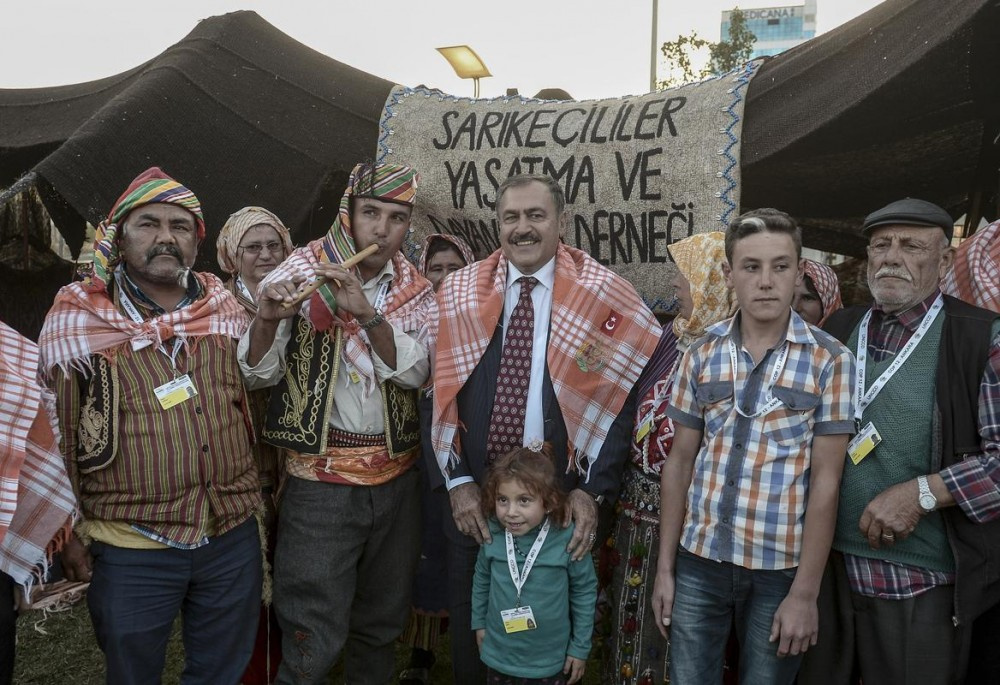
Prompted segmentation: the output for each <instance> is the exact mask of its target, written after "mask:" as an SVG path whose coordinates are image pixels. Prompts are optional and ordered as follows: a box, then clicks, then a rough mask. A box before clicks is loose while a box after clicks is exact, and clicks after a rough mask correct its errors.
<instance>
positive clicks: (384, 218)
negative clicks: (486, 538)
mask: <svg viewBox="0 0 1000 685" xmlns="http://www.w3.org/2000/svg"><path fill="white" fill-rule="evenodd" d="M417 181H418V176H417V174H416V172H415V171H414V170H413V169H411V168H410V167H407V166H401V165H398V164H382V165H371V164H359V165H357V166H356V167H355V168H354V170H353V171H352V172H351V176H350V179H349V181H348V185H347V190H346V192H345V193H344V197H343V199H342V200H341V203H340V211H339V213H338V215H337V218H336V220H335V221H334V223H333V226H332V227H331V228H330V230H329V231H328V232H327V234H326V236H325V237H324V238H322V239H320V240H316V241H314V242H312V243H310V244H309V245H307V246H306V247H304V248H300V249H298V250H296V251H295V252H293V253H292V256H291V257H289V258H288V259H287V260H285V262H284V263H282V264H281V265H280V266H279V267H278V268H277V269H275V270H274V271H273V272H272V273H271V275H270V276H268V277H267V278H266V279H265V280H264V281H263V282H262V283H261V286H260V288H259V289H258V293H257V307H258V309H257V316H256V318H255V319H254V322H253V324H252V326H251V328H250V330H249V331H248V333H247V334H246V335H245V336H244V337H243V340H241V342H240V361H241V364H242V365H243V372H244V376H245V378H246V380H247V384H248V387H251V388H253V387H265V386H269V385H274V386H275V388H274V390H272V392H271V405H270V407H269V409H268V416H267V419H266V422H265V427H264V434H263V435H264V440H266V441H268V442H270V443H271V444H273V445H277V446H279V447H283V448H285V449H286V451H287V455H288V457H287V462H286V467H287V473H288V475H289V476H290V477H289V478H288V479H287V481H286V485H285V488H284V492H283V494H282V499H281V514H280V516H279V517H278V534H277V540H278V542H277V550H276V552H275V570H274V607H275V613H276V615H277V617H278V622H279V624H280V625H281V630H282V654H283V657H282V663H281V667H280V669H279V672H278V682H281V683H314V682H316V683H319V682H326V679H327V674H328V672H329V670H330V669H331V668H332V666H333V664H334V663H335V662H336V661H337V658H338V657H339V655H340V652H341V650H344V651H345V659H346V662H345V666H346V669H345V670H346V673H347V678H348V679H349V680H350V681H351V682H352V683H379V684H383V683H386V682H388V681H389V680H390V679H391V678H392V673H393V663H394V649H395V640H396V638H397V637H398V636H399V634H400V633H401V632H402V630H403V627H404V625H405V622H406V618H407V614H408V611H409V606H410V589H411V587H412V585H413V575H414V573H415V569H416V564H417V561H418V557H419V551H420V548H419V544H420V506H419V484H420V479H419V476H418V474H417V473H416V472H415V471H414V469H413V468H412V467H413V466H414V462H415V461H416V460H417V459H418V458H419V455H420V427H419V418H418V414H417V391H418V389H419V388H420V387H421V386H422V385H423V384H424V383H425V382H426V381H427V378H428V375H429V371H430V362H429V358H428V350H429V349H431V347H432V345H433V342H434V337H435V334H436V322H437V304H436V302H435V300H434V293H433V290H432V288H431V285H430V283H429V282H428V281H427V279H425V278H424V277H423V276H421V275H420V273H419V272H418V271H417V270H416V269H415V268H414V267H413V265H412V264H410V263H409V262H408V261H407V260H406V259H405V258H404V257H403V255H402V254H400V252H399V249H400V247H401V246H402V244H403V241H404V240H405V238H406V235H407V232H408V231H409V228H410V214H411V212H412V209H413V204H414V201H415V196H416V188H417ZM371 245H377V246H378V250H377V252H375V253H374V254H372V255H369V256H368V257H366V258H365V259H363V260H362V261H361V262H359V263H358V265H357V267H356V268H344V267H343V266H341V265H342V264H343V262H345V261H346V260H347V259H348V258H350V257H351V256H353V255H355V254H356V253H359V252H361V251H363V250H364V249H365V248H367V247H369V246H371ZM319 277H322V278H323V279H325V284H324V285H323V286H322V287H320V288H319V289H318V290H316V291H315V293H313V294H312V295H311V296H309V298H308V299H306V300H305V302H304V303H303V304H302V305H301V307H299V306H290V307H283V306H282V305H289V304H292V303H293V302H294V301H295V300H296V291H297V289H298V287H299V286H300V285H301V284H302V283H303V282H304V281H306V280H315V279H317V278H319ZM345 647H346V648H345Z"/></svg>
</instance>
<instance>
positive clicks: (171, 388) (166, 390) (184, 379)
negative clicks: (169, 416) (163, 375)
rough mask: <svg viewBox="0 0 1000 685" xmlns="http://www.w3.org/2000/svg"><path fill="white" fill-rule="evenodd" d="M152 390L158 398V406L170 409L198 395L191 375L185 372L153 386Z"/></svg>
mask: <svg viewBox="0 0 1000 685" xmlns="http://www.w3.org/2000/svg"><path fill="white" fill-rule="evenodd" d="M153 392H154V393H156V399H157V400H159V402H160V406H161V407H163V408H164V409H170V408H171V407H174V406H177V405H178V404H180V403H181V402H187V401H188V400H189V399H191V398H192V397H196V396H197V395H198V391H197V390H195V387H194V383H192V382H191V377H190V376H188V375H187V374H184V375H183V376H178V377H177V378H175V379H174V380H172V381H170V382H169V383H164V384H163V385H161V386H160V387H158V388H154V389H153Z"/></svg>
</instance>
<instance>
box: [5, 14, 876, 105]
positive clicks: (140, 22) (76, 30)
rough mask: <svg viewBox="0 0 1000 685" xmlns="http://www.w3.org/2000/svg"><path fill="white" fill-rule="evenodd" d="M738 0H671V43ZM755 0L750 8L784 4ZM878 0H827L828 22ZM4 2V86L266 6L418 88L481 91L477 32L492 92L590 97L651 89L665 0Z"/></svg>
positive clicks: (28, 82)
mask: <svg viewBox="0 0 1000 685" xmlns="http://www.w3.org/2000/svg"><path fill="white" fill-rule="evenodd" d="M734 4H736V3H735V2H734V0H724V1H723V0H660V2H659V22H658V39H659V41H658V42H663V41H665V40H671V39H673V38H675V37H676V36H677V35H678V34H681V33H688V32H689V31H691V30H696V31H698V33H699V34H700V35H701V36H702V37H704V38H707V39H709V40H718V39H719V18H720V12H721V10H723V9H730V8H732V7H733V6H734ZM781 4H782V3H781V2H780V1H779V2H767V1H766V0H765V1H763V2H761V1H753V0H750V1H746V2H741V3H739V6H740V7H742V8H743V9H748V8H754V7H769V6H775V5H781ZM877 4H878V2H877V0H818V10H817V23H818V29H819V31H821V32H822V31H828V30H830V29H832V28H834V27H836V26H839V25H840V24H842V23H844V22H845V21H848V20H849V19H851V18H853V17H855V16H857V15H859V14H861V13H863V12H865V11H866V10H868V9H870V8H872V7H874V6H875V5H877ZM5 5H6V6H5V7H4V9H3V10H2V13H0V16H2V17H3V19H4V21H3V26H4V35H3V38H2V39H0V65H2V66H0V88H34V87H41V86H51V85H61V84H67V83H79V82H83V81H91V80H94V79H98V78H102V77H104V76H110V75H113V74H117V73H120V72H122V71H126V70H128V69H130V68H132V67H135V66H138V65H139V64H142V63H143V62H145V61H147V60H149V59H151V58H152V57H155V56H156V55H157V54H159V53H160V52H162V51H163V50H165V49H166V48H167V47H169V46H170V45H172V44H174V43H176V42H177V41H179V40H180V39H181V38H183V37H184V36H185V35H186V34H187V33H188V32H190V31H191V30H192V29H193V28H194V26H195V25H196V24H197V23H198V21H199V20H201V19H204V18H206V17H209V16H214V15H217V14H224V13H226V12H232V11H235V10H239V9H249V10H254V11H256V12H257V13H258V14H260V15H261V16H263V17H264V18H265V19H266V20H267V21H269V22H270V23H272V24H273V25H275V26H276V27H278V28H279V29H281V30H282V31H284V32H285V33H287V34H289V35H290V36H292V37H293V38H295V39H296V40H298V41H300V42H302V43H305V44H306V45H309V46H310V47H312V48H314V49H316V50H318V51H320V52H322V53H324V54H326V55H328V56H330V57H332V58H334V59H336V60H339V61H341V62H346V63H347V64H350V65H352V66H354V67H357V68H359V69H363V70H364V71H367V72H369V73H372V74H375V75H377V76H381V77H382V78H385V79H388V80H391V81H395V82H396V83H401V84H404V85H408V86H415V85H417V84H420V83H423V84H426V85H429V86H432V87H436V88H440V89H442V90H444V91H446V92H449V93H453V94H457V95H471V94H472V83H471V82H469V81H462V80H461V79H459V78H458V77H456V76H455V74H454V72H453V71H452V69H451V67H450V66H449V65H448V64H447V62H445V60H444V58H442V57H441V56H440V55H439V54H438V53H437V52H436V51H435V50H434V48H435V47H439V46H446V45H456V44H468V45H471V46H472V47H473V48H474V49H475V50H476V51H477V52H478V53H479V55H480V57H482V59H483V61H484V62H485V63H486V65H487V67H488V68H489V69H490V71H491V72H492V73H493V78H487V79H483V80H482V84H481V95H482V96H483V97H492V96H496V95H502V94H504V92H505V91H506V89H507V88H509V87H516V88H519V89H520V92H521V93H522V94H526V95H533V94H534V93H535V92H537V91H538V90H539V89H541V88H546V87H559V88H564V89H565V90H567V91H569V92H570V93H571V94H572V95H573V96H574V97H575V98H577V99H588V98H599V97H613V96H617V95H626V94H632V93H644V92H647V91H648V90H649V60H650V38H651V18H652V0H617V2H613V1H612V0H561V1H558V2H557V1H554V0H500V1H494V2H484V1H482V0H412V1H411V2H399V1H398V0H382V1H378V0H368V1H361V2H359V1H358V0H351V1H350V2H347V1H345V0H318V1H315V0H314V1H313V2H304V1H302V0H266V1H264V0H261V1H256V2H254V1H250V0H244V1H243V2H236V1H230V0H201V1H192V0H175V2H173V3H168V4H161V5H157V4H155V3H154V4H149V3H143V2H137V1H136V0H89V1H87V2H81V1H80V0H32V1H31V2H7V3H5Z"/></svg>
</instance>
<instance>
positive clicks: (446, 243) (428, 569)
mask: <svg viewBox="0 0 1000 685" xmlns="http://www.w3.org/2000/svg"><path fill="white" fill-rule="evenodd" d="M474 261H476V258H475V257H474V256H473V254H472V250H471V249H469V246H468V244H466V242H465V241H464V240H462V239H461V238H459V237H457V236H453V235H447V234H444V233H435V234H432V235H429V236H427V237H426V238H425V239H424V244H423V249H422V251H421V253H420V264H419V267H420V273H422V274H423V275H424V277H425V278H426V279H427V280H428V281H430V282H431V285H432V286H433V287H434V292H437V290H438V288H440V287H441V283H443V282H444V279H445V278H447V277H448V275H449V274H451V273H453V272H455V271H458V270H459V269H461V268H463V267H465V266H468V265H469V264H471V263H472V262H474ZM420 420H421V423H420V433H421V442H422V443H423V444H422V449H423V452H424V460H423V462H422V463H421V464H420V466H421V474H420V475H421V487H422V493H421V495H422V497H421V517H422V521H421V524H422V537H421V550H420V563H419V564H418V565H417V574H416V576H415V577H414V579H413V605H412V607H411V609H410V620H409V621H408V622H407V624H406V629H405V630H404V631H403V634H402V635H401V636H400V638H399V640H400V642H402V643H403V644H404V645H409V646H410V647H411V648H412V651H411V652H410V661H409V663H408V665H407V667H406V668H405V669H404V670H403V672H402V673H400V674H399V682H400V685H426V684H427V683H429V682H431V679H430V671H431V668H432V667H433V666H434V662H435V660H436V657H435V656H434V650H435V649H436V648H437V645H438V641H439V639H440V637H441V635H442V634H443V633H444V632H445V631H446V630H447V629H448V611H447V607H448V586H447V583H446V580H447V578H448V573H447V567H446V565H445V556H446V554H447V547H446V545H445V541H444V521H443V520H442V515H443V513H444V511H445V507H446V506H448V505H447V503H446V502H445V503H442V502H439V501H438V498H440V497H442V496H443V497H444V498H445V500H447V495H442V494H441V493H436V492H434V491H433V490H432V489H431V485H430V480H429V479H428V477H427V469H429V468H432V469H436V468H438V466H437V461H436V460H435V457H434V449H433V447H432V446H431V443H430V437H431V425H430V424H431V401H430V398H428V397H425V396H421V398H420Z"/></svg>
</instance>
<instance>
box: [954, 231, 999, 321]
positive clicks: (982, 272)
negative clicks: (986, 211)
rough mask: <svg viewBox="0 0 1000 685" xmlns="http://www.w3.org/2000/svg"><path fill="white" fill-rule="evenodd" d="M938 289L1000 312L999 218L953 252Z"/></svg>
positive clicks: (978, 305)
mask: <svg viewBox="0 0 1000 685" xmlns="http://www.w3.org/2000/svg"><path fill="white" fill-rule="evenodd" d="M941 290H943V291H944V292H945V293H947V294H948V295H951V296H952V297H957V298H959V299H961V300H965V301H966V302H968V303H969V304H974V305H976V306H977V307H983V308H984V309H989V310H992V311H994V312H1000V221H995V222H993V223H992V224H990V225H989V226H987V227H985V228H983V229H980V230H978V231H976V232H975V233H973V234H972V237H971V238H969V239H968V240H965V241H964V242H963V243H962V244H961V245H959V246H958V249H957V250H956V251H955V263H954V264H953V265H952V267H951V269H950V270H949V271H948V273H947V274H945V277H944V279H942V281H941Z"/></svg>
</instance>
